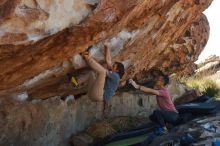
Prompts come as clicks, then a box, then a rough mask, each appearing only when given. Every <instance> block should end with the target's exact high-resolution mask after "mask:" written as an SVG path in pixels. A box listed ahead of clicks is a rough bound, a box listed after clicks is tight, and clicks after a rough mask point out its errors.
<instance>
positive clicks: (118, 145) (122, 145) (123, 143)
mask: <svg viewBox="0 0 220 146" xmlns="http://www.w3.org/2000/svg"><path fill="white" fill-rule="evenodd" d="M147 136H148V135H147V134H144V135H140V136H137V137H132V138H128V139H123V140H119V141H115V142H112V143H109V144H107V145H105V146H128V145H132V144H136V143H139V142H142V141H144V140H145V139H146V138H147Z"/></svg>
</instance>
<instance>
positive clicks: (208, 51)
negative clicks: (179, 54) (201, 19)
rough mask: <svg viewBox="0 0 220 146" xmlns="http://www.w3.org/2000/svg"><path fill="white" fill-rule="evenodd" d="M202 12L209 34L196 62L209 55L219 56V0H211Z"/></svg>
mask: <svg viewBox="0 0 220 146" xmlns="http://www.w3.org/2000/svg"><path fill="white" fill-rule="evenodd" d="M204 14H205V15H206V17H207V18H208V21H209V25H210V36H209V40H208V43H207V45H206V47H205V49H204V50H203V51H202V53H201V54H200V56H199V59H198V61H197V62H201V61H202V60H204V59H206V58H207V57H208V56H210V55H217V56H220V0H213V2H212V4H211V5H210V6H209V8H208V9H206V10H205V12H204Z"/></svg>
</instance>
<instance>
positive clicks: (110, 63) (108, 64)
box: [104, 43, 112, 69]
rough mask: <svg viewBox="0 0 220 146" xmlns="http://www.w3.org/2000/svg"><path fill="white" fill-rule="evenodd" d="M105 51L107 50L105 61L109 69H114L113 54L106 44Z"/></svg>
mask: <svg viewBox="0 0 220 146" xmlns="http://www.w3.org/2000/svg"><path fill="white" fill-rule="evenodd" d="M104 49H105V61H106V63H107V68H108V69H111V68H112V58H111V52H110V49H109V47H108V46H107V44H106V43H105V44H104Z"/></svg>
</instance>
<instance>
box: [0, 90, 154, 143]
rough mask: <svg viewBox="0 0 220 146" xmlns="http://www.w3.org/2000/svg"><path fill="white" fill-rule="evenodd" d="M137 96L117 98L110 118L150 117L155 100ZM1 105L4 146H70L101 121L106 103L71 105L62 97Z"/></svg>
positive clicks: (83, 101) (0, 137) (86, 100)
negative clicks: (72, 139)
mask: <svg viewBox="0 0 220 146" xmlns="http://www.w3.org/2000/svg"><path fill="white" fill-rule="evenodd" d="M135 95H136V96H134V94H131V93H121V94H120V95H117V96H115V97H114V98H113V100H112V101H111V105H112V107H111V112H110V115H109V117H116V116H144V117H146V116H148V115H149V114H150V113H151V111H152V110H153V109H154V108H155V105H156V104H155V102H156V101H155V98H154V97H149V96H146V95H144V94H140V93H139V94H137V93H136V94H135ZM140 103H141V104H140ZM0 105H1V106H0V123H1V126H0V132H1V135H0V145H2V146H3V145H16V146H21V145H22V146H30V145H31V146H39V145H40V146H56V145H57V146H58V145H60V146H64V145H67V143H68V141H69V138H70V136H71V134H75V133H76V132H79V131H82V130H84V129H85V128H87V127H88V126H89V125H90V124H91V123H94V122H96V121H97V120H100V119H101V116H102V110H103V103H102V102H91V100H89V98H88V97H87V96H84V97H82V98H80V99H78V100H77V101H74V100H73V101H71V100H69V102H65V101H63V100H60V98H59V97H54V98H51V99H48V100H44V101H43V100H34V101H32V102H23V103H17V102H16V103H15V102H5V101H3V100H1V103H0ZM3 125H4V126H3Z"/></svg>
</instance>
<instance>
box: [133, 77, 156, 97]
mask: <svg viewBox="0 0 220 146" xmlns="http://www.w3.org/2000/svg"><path fill="white" fill-rule="evenodd" d="M129 83H130V84H131V85H132V86H133V87H134V88H135V89H139V90H141V91H143V92H145V93H150V94H154V95H159V94H160V93H159V91H158V90H154V89H151V88H148V87H144V86H141V85H138V84H137V83H136V82H135V81H133V80H132V79H130V80H129Z"/></svg>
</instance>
